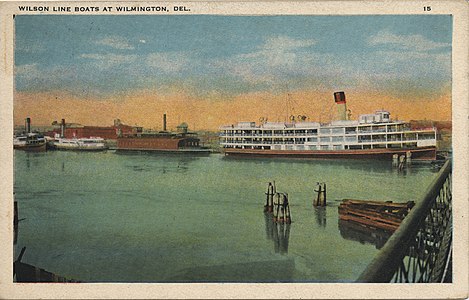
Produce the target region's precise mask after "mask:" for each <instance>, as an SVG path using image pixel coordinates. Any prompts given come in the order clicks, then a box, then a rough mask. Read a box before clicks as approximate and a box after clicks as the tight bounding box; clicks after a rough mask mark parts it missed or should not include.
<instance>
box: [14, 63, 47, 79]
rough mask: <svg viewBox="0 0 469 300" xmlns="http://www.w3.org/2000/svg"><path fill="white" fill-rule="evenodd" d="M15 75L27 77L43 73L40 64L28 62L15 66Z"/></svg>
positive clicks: (30, 77) (34, 76) (35, 76)
mask: <svg viewBox="0 0 469 300" xmlns="http://www.w3.org/2000/svg"><path fill="white" fill-rule="evenodd" d="M15 75H16V76H20V77H22V78H25V79H32V78H37V77H39V76H40V75H41V72H40V71H39V68H38V64H37V63H34V64H26V65H19V66H15Z"/></svg>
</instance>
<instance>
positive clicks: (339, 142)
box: [220, 92, 436, 160]
mask: <svg viewBox="0 0 469 300" xmlns="http://www.w3.org/2000/svg"><path fill="white" fill-rule="evenodd" d="M334 97H335V102H336V104H337V107H338V111H339V115H340V120H337V121H333V122H331V123H328V124H321V123H318V122H307V121H303V120H301V121H294V120H292V122H263V123H261V124H259V125H257V124H256V123H255V122H239V123H237V124H235V125H228V126H222V127H221V133H220V144H221V147H222V151H223V153H224V154H225V155H246V156H270V157H299V158H392V157H393V156H394V155H396V154H397V155H406V156H407V157H412V159H415V160H435V159H436V129H435V128H434V127H432V128H425V129H411V127H410V124H409V123H408V122H404V121H397V120H392V119H391V117H390V113H389V112H388V111H385V110H380V111H376V112H375V113H373V114H366V115H360V116H359V118H358V120H348V116H347V115H348V111H347V108H346V101H345V94H344V93H343V92H337V93H334Z"/></svg>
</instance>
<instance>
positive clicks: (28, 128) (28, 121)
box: [24, 117, 31, 133]
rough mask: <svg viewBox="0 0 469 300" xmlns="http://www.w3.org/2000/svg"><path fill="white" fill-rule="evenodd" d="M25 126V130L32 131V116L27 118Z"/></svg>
mask: <svg viewBox="0 0 469 300" xmlns="http://www.w3.org/2000/svg"><path fill="white" fill-rule="evenodd" d="M24 127H25V130H26V133H30V132H31V118H30V117H27V118H26V124H25V126H24Z"/></svg>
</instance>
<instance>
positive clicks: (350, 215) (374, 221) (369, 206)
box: [339, 199, 414, 232]
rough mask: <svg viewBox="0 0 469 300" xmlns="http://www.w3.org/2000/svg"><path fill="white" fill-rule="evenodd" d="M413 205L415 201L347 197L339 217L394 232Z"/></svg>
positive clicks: (341, 206) (340, 206) (340, 207)
mask: <svg viewBox="0 0 469 300" xmlns="http://www.w3.org/2000/svg"><path fill="white" fill-rule="evenodd" d="M413 206H414V202H413V201H409V202H407V203H393V202H392V201H388V202H379V201H365V200H351V199H345V200H343V201H342V203H341V204H340V205H339V219H340V220H343V221H351V222H355V223H359V224H361V225H362V226H365V227H370V228H378V229H383V230H387V231H391V232H394V231H395V230H396V229H397V228H398V227H399V225H400V224H401V222H402V220H403V219H404V218H405V217H406V216H407V214H408V213H409V211H410V209H411V208H412V207H413Z"/></svg>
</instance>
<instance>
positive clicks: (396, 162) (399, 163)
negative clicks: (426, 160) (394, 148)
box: [392, 151, 412, 170]
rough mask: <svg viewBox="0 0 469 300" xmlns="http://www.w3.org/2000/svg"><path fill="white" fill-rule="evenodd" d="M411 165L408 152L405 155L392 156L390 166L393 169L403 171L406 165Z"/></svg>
mask: <svg viewBox="0 0 469 300" xmlns="http://www.w3.org/2000/svg"><path fill="white" fill-rule="evenodd" d="M411 163H412V152H410V151H408V152H406V154H405V155H404V154H402V155H399V154H394V155H393V156H392V165H393V167H396V168H398V169H399V170H404V168H405V167H406V165H409V164H411Z"/></svg>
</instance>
